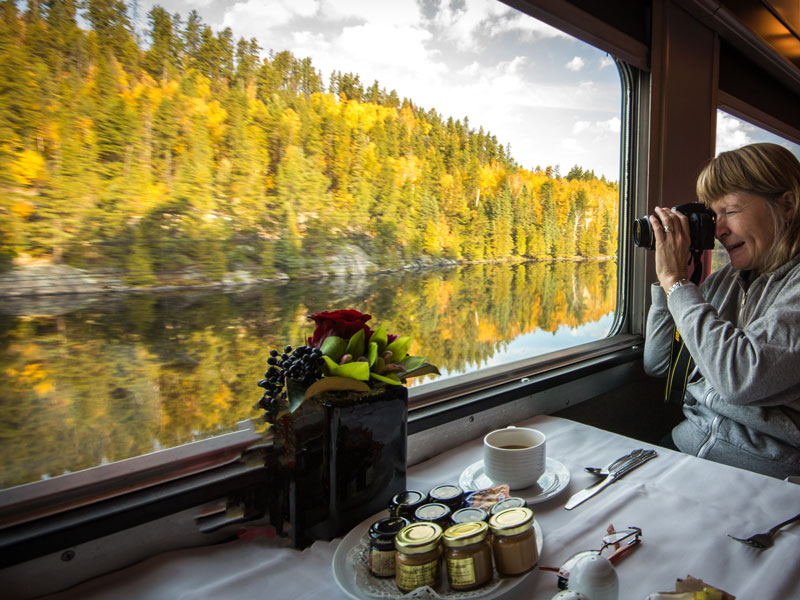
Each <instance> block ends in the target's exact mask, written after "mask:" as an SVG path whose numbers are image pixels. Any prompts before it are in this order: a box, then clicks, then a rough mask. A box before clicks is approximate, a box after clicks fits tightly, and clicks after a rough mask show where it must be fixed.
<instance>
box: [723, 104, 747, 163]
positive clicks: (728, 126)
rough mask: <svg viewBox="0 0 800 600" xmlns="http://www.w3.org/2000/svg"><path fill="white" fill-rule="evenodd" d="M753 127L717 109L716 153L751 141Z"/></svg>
mask: <svg viewBox="0 0 800 600" xmlns="http://www.w3.org/2000/svg"><path fill="white" fill-rule="evenodd" d="M753 129H754V127H753V126H752V125H750V124H748V123H745V122H743V121H740V120H739V119H736V118H734V117H732V116H730V115H728V114H726V113H724V112H722V111H717V154H719V153H720V152H725V151H727V150H734V149H735V148H739V147H741V146H745V145H747V144H749V143H751V142H752V141H753V138H752V137H751V136H750V133H751V132H752V131H753Z"/></svg>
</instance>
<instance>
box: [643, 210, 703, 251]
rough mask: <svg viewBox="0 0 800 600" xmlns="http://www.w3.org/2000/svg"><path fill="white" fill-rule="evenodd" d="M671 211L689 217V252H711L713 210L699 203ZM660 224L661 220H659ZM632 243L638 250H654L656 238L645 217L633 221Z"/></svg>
mask: <svg viewBox="0 0 800 600" xmlns="http://www.w3.org/2000/svg"><path fill="white" fill-rule="evenodd" d="M673 210H676V211H678V212H681V213H683V214H685V215H686V216H687V217H689V237H690V243H689V249H690V250H711V249H713V248H714V229H715V227H716V224H717V215H716V214H715V213H714V211H713V210H711V209H710V208H708V207H707V206H706V205H704V204H700V203H699V202H689V203H687V204H681V205H679V206H676V207H675V208H674V209H673ZM656 219H658V216H656ZM660 222H661V220H660V219H659V223H660ZM633 243H634V244H635V245H636V246H637V247H638V248H647V249H648V250H655V247H656V237H655V235H653V226H652V225H651V224H650V219H648V218H647V217H642V218H640V219H636V221H634V223H633Z"/></svg>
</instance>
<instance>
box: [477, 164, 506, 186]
mask: <svg viewBox="0 0 800 600" xmlns="http://www.w3.org/2000/svg"><path fill="white" fill-rule="evenodd" d="M505 175H506V172H505V169H503V167H502V166H501V165H499V164H497V162H496V161H492V162H491V163H490V164H488V165H482V166H481V168H480V171H479V172H478V185H479V186H480V188H481V189H482V190H491V189H496V188H497V186H498V185H499V184H500V182H501V181H502V180H503V179H504V178H505Z"/></svg>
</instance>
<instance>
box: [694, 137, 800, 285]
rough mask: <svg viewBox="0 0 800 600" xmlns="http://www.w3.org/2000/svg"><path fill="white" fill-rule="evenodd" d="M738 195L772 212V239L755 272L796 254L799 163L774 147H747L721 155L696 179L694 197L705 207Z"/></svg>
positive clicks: (799, 231)
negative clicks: (757, 200)
mask: <svg viewBox="0 0 800 600" xmlns="http://www.w3.org/2000/svg"><path fill="white" fill-rule="evenodd" d="M742 192H745V193H749V194H754V195H756V196H760V197H761V198H763V199H764V201H765V202H766V203H767V206H768V207H769V209H770V212H771V213H772V218H773V221H774V222H775V240H774V242H773V244H772V247H771V248H770V249H769V251H768V252H767V255H766V256H765V257H764V258H763V261H762V263H763V264H762V265H761V268H759V269H758V271H759V272H761V273H765V272H770V271H774V270H775V269H777V268H778V267H780V266H781V265H782V264H784V263H785V262H786V261H788V260H789V259H790V258H792V257H794V256H795V255H796V254H797V253H798V251H800V161H798V160H797V157H796V156H795V155H794V154H792V153H791V151H789V150H787V149H786V148H784V147H783V146H779V145H778V144H769V143H761V144H750V145H748V146H742V147H741V148H738V149H736V150H730V151H728V152H721V153H720V154H719V156H717V157H716V158H712V159H711V160H710V161H709V162H708V164H707V165H706V166H705V167H704V168H703V171H702V172H701V173H700V176H699V177H698V178H697V198H698V199H699V200H700V202H702V203H703V204H705V205H706V206H709V205H710V204H711V203H712V202H714V201H716V200H719V199H720V198H722V197H723V196H727V195H728V194H737V193H742ZM787 192H788V193H789V199H788V200H789V203H788V204H787V203H786V200H785V199H784V195H785V194H786V193H787ZM782 208H786V209H788V210H779V209H782Z"/></svg>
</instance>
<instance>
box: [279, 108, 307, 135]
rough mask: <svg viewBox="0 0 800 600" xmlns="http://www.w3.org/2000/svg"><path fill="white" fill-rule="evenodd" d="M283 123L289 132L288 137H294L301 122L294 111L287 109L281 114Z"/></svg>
mask: <svg viewBox="0 0 800 600" xmlns="http://www.w3.org/2000/svg"><path fill="white" fill-rule="evenodd" d="M282 120H283V123H284V125H286V128H287V129H288V131H289V135H290V136H291V137H294V136H295V134H296V133H297V131H298V130H299V129H300V126H301V125H302V122H301V121H300V115H298V114H297V113H296V112H295V111H293V110H292V109H291V108H287V109H286V110H285V111H284V112H283V118H282Z"/></svg>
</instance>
